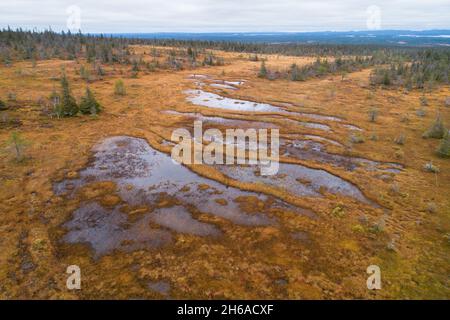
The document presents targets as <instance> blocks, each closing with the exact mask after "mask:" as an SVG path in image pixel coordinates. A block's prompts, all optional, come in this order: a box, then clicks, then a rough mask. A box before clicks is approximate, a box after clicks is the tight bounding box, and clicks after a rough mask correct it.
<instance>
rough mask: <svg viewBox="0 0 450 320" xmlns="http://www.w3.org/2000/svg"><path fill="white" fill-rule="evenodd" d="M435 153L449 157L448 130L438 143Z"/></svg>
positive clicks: (449, 137) (449, 135) (449, 136)
mask: <svg viewBox="0 0 450 320" xmlns="http://www.w3.org/2000/svg"><path fill="white" fill-rule="evenodd" d="M436 153H437V154H438V156H440V157H442V158H450V131H449V130H447V132H446V133H445V135H444V137H443V138H442V140H441V143H440V144H439V146H438V148H437V150H436Z"/></svg>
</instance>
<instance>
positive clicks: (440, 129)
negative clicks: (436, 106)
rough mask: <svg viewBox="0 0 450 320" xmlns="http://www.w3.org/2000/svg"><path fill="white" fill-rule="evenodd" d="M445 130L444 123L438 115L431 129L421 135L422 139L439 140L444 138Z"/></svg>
mask: <svg viewBox="0 0 450 320" xmlns="http://www.w3.org/2000/svg"><path fill="white" fill-rule="evenodd" d="M445 133H446V129H445V127H444V121H442V118H441V115H440V114H439V113H438V115H437V117H436V120H435V121H434V123H433V124H432V125H431V127H430V128H429V129H428V130H427V131H425V133H424V134H423V135H422V137H423V138H434V139H441V138H443V137H444V135H445Z"/></svg>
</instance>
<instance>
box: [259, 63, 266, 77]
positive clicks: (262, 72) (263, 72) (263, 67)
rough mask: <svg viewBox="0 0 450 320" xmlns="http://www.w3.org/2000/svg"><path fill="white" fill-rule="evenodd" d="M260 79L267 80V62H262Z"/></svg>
mask: <svg viewBox="0 0 450 320" xmlns="http://www.w3.org/2000/svg"><path fill="white" fill-rule="evenodd" d="M258 77H260V78H265V77H267V68H266V62H265V61H263V62H261V68H260V69H259V73H258Z"/></svg>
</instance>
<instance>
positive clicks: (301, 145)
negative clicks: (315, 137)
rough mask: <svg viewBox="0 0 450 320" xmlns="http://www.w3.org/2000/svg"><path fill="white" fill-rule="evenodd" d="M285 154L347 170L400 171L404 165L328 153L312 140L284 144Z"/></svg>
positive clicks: (322, 146) (320, 144)
mask: <svg viewBox="0 0 450 320" xmlns="http://www.w3.org/2000/svg"><path fill="white" fill-rule="evenodd" d="M282 150H283V151H284V152H285V155H287V156H290V157H294V158H297V159H301V160H312V161H317V162H319V163H326V164H329V165H331V166H333V167H340V168H343V169H345V170H347V171H353V170H355V169H356V168H363V169H364V170H366V171H384V172H392V173H399V172H401V171H402V169H403V166H402V165H401V164H398V163H393V162H378V161H374V160H369V159H365V158H361V157H351V156H345V155H340V154H334V153H328V152H327V151H326V149H325V146H324V145H323V144H322V143H320V142H315V141H310V140H293V141H289V142H286V143H285V144H283V147H282Z"/></svg>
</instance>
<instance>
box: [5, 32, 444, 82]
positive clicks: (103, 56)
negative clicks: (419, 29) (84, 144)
mask: <svg viewBox="0 0 450 320" xmlns="http://www.w3.org/2000/svg"><path fill="white" fill-rule="evenodd" d="M139 44H140V45H150V46H158V47H167V48H168V49H167V50H170V52H169V55H168V57H167V61H166V62H165V64H164V65H165V67H169V68H174V69H181V68H183V67H184V65H189V66H193V67H196V66H199V65H222V64H223V63H224V61H223V59H221V58H218V57H216V56H214V54H212V53H211V52H208V50H213V49H216V50H224V51H232V52H239V53H243V54H248V55H250V57H252V55H253V56H254V57H256V55H257V54H275V55H292V56H315V57H322V59H318V60H317V61H316V62H315V63H313V64H311V65H308V66H304V67H301V68H300V67H297V66H296V65H293V66H292V67H291V69H290V70H287V71H286V72H285V74H286V75H287V76H289V77H290V78H291V79H292V80H304V79H306V78H309V77H313V76H320V75H323V74H327V73H334V72H342V73H345V72H351V71H355V70H358V69H361V68H364V67H369V66H382V65H384V67H379V68H376V69H375V71H374V72H373V74H372V77H371V80H372V83H373V84H383V85H386V86H387V85H406V86H408V87H411V88H422V87H423V86H424V85H425V84H427V83H448V81H449V68H450V63H449V60H450V59H449V57H450V49H449V48H438V47H434V48H422V47H399V46H380V45H336V44H304V43H279V44H272V43H271V44H268V43H248V42H232V41H227V42H225V41H193V40H192V41H190V40H175V39H136V38H123V37H113V36H104V35H83V34H81V33H70V32H66V33H64V32H62V33H56V32H54V31H51V30H47V31H42V32H37V31H24V30H22V29H17V30H12V29H10V28H8V29H3V30H0V62H3V63H5V64H9V63H11V62H13V61H14V60H23V59H25V60H43V59H50V58H60V59H70V60H73V59H77V58H85V59H87V61H88V62H101V63H122V64H130V65H132V69H133V70H134V72H137V71H138V70H139V69H140V67H142V65H143V64H146V65H147V69H149V70H152V69H153V68H155V67H160V62H159V61H157V59H156V58H157V56H158V52H156V50H154V51H152V50H151V51H150V52H148V53H147V54H148V55H150V56H153V57H154V62H153V63H150V62H146V63H144V62H143V61H142V59H141V58H142V57H136V56H135V55H133V53H132V52H130V48H129V46H130V45H139ZM174 48H178V50H175V49H174ZM200 55H202V57H201V60H199V59H200ZM325 57H333V58H335V59H331V60H330V61H328V60H327V59H326V58H325ZM386 65H388V66H389V67H386ZM264 73H265V75H264ZM261 74H262V75H263V76H267V77H269V78H278V77H280V75H279V74H278V75H277V74H275V75H274V74H273V73H271V72H270V71H269V70H262V72H261ZM281 76H284V75H281Z"/></svg>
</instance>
